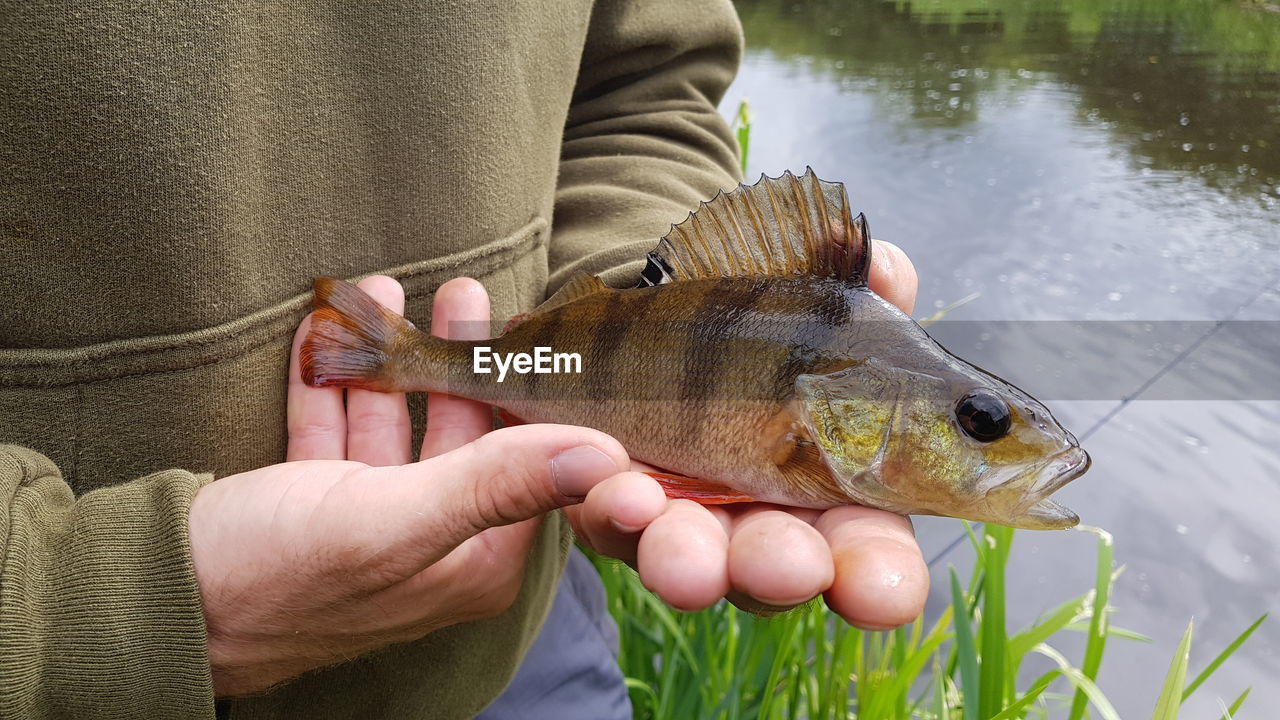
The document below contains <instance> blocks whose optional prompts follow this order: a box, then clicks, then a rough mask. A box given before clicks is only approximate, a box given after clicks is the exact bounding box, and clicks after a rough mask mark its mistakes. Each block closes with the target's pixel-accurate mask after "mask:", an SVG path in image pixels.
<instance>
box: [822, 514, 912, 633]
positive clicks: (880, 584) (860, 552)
mask: <svg viewBox="0 0 1280 720" xmlns="http://www.w3.org/2000/svg"><path fill="white" fill-rule="evenodd" d="M817 529H818V531H819V532H821V533H822V535H823V537H825V538H826V539H827V544H828V545H829V546H830V547H831V556H832V558H833V559H834V561H835V582H833V583H832V585H831V589H830V590H828V591H827V593H826V600H827V605H828V606H830V607H831V609H832V610H834V611H835V612H836V613H838V614H839V615H841V616H842V617H843V618H844V619H845V620H847V621H849V623H850V624H852V625H856V626H858V627H861V628H865V629H868V630H883V629H888V628H893V627H898V626H899V625H904V624H906V623H909V622H911V621H912V620H914V619H916V618H917V617H919V615H920V613H921V612H923V611H924V603H925V599H926V597H927V596H928V594H929V569H928V567H927V566H926V565H925V562H924V556H923V555H922V554H921V552H920V546H919V545H917V544H916V538H915V532H914V531H913V530H912V528H911V521H909V520H907V519H906V518H904V517H902V516H900V515H894V514H893V513H888V512H885V511H883V510H873V509H871V508H865V507H859V506H856V505H851V506H846V507H838V508H833V509H831V510H828V511H827V512H825V513H823V515H822V517H821V518H819V519H818V523H817Z"/></svg>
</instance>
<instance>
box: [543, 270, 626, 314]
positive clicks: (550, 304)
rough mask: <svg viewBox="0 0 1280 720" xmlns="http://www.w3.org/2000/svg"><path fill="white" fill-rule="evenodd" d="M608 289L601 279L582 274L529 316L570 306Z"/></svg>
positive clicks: (574, 277)
mask: <svg viewBox="0 0 1280 720" xmlns="http://www.w3.org/2000/svg"><path fill="white" fill-rule="evenodd" d="M608 289H609V286H608V285H605V284H604V283H603V282H602V281H601V280H600V278H598V277H595V276H594V275H588V274H586V273H584V272H580V273H578V274H576V275H574V276H573V277H571V278H569V280H568V281H567V282H566V283H565V284H564V285H561V286H560V289H559V290H557V291H555V293H554V294H552V296H551V297H549V298H547V300H546V302H544V303H542V304H541V305H539V306H538V307H536V308H534V309H533V312H530V313H529V314H530V315H532V314H534V313H540V312H546V311H547V310H551V309H554V308H558V307H560V306H562V305H568V304H569V303H571V302H573V301H574V300H577V299H578V298H584V297H586V296H588V295H591V294H593V293H598V292H600V291H602V290H608Z"/></svg>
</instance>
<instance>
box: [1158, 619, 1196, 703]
mask: <svg viewBox="0 0 1280 720" xmlns="http://www.w3.org/2000/svg"><path fill="white" fill-rule="evenodd" d="M1193 625H1195V622H1194V621H1193V622H1189V623H1187V631H1186V632H1185V633H1183V634H1182V642H1180V643H1178V649H1177V651H1176V652H1174V654H1173V661H1172V662H1170V663H1169V674H1167V675H1165V678H1164V689H1163V690H1162V691H1160V697H1159V699H1157V700H1156V712H1155V715H1153V716H1152V720H1177V717H1178V708H1179V707H1181V705H1182V685H1183V683H1184V682H1186V679H1187V662H1188V661H1189V660H1190V659H1191V628H1192V626H1193Z"/></svg>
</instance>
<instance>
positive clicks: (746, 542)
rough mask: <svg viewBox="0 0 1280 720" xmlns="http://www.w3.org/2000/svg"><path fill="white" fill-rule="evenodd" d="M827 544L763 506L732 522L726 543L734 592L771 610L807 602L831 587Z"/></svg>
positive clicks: (807, 528)
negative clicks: (738, 591)
mask: <svg viewBox="0 0 1280 720" xmlns="http://www.w3.org/2000/svg"><path fill="white" fill-rule="evenodd" d="M834 576H835V567H834V565H833V564H832V560H831V549H830V548H829V547H828V546H827V541H826V540H825V539H823V537H822V535H821V534H820V533H819V532H818V531H817V530H815V529H814V527H813V526H812V525H810V524H808V523H806V522H804V521H803V520H801V519H799V518H797V517H795V516H794V515H791V514H790V513H787V512H783V511H782V510H778V509H774V508H771V507H769V506H767V505H764V506H758V507H756V508H753V509H751V510H748V511H747V512H746V513H745V514H743V515H742V516H741V517H739V518H737V519H736V520H735V521H734V526H733V530H732V531H731V534H730V537H729V580H730V582H731V583H732V584H733V587H734V588H735V589H737V590H740V591H742V592H744V593H746V594H747V595H749V596H750V597H752V598H755V599H756V600H758V601H760V602H761V603H764V604H766V605H770V606H774V607H778V606H781V607H790V606H794V605H799V604H801V603H803V602H806V601H808V600H810V599H812V598H814V597H816V596H817V595H818V594H819V593H822V592H824V591H825V590H827V589H828V588H829V587H831V583H832V580H833V579H834Z"/></svg>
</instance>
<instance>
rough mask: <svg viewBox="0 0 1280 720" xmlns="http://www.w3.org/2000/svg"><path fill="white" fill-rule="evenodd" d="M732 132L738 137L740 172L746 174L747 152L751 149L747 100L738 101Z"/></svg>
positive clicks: (749, 113)
mask: <svg viewBox="0 0 1280 720" xmlns="http://www.w3.org/2000/svg"><path fill="white" fill-rule="evenodd" d="M733 124H734V134H735V135H737V139H738V151H739V153H738V154H739V161H740V162H741V163H742V174H743V175H744V176H745V175H746V174H747V153H748V151H750V150H751V108H750V107H748V106H747V101H746V100H743V101H742V102H740V103H738V112H737V113H736V114H735V115H734V118H733Z"/></svg>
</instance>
